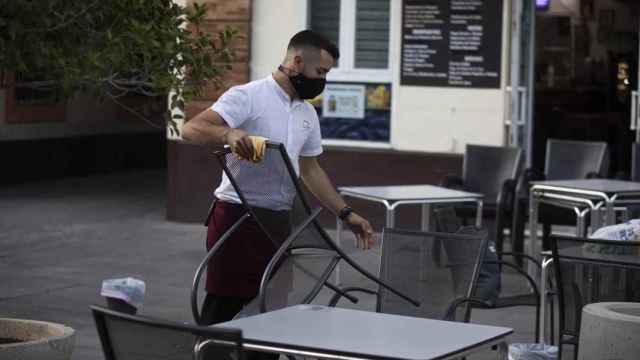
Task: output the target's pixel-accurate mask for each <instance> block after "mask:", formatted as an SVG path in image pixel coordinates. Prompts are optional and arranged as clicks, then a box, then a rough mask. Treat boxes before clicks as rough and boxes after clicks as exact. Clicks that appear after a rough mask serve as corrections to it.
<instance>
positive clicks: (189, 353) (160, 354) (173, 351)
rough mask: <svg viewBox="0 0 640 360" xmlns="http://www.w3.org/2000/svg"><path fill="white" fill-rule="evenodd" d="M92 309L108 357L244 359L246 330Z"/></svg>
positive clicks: (118, 359)
mask: <svg viewBox="0 0 640 360" xmlns="http://www.w3.org/2000/svg"><path fill="white" fill-rule="evenodd" d="M91 312H92V314H93V318H94V320H95V323H96V328H97V330H98V334H99V336H100V342H101V344H102V350H103V352H104V355H105V359H106V360H163V359H166V360H193V359H196V360H198V359H205V358H206V359H228V360H242V359H244V351H243V350H242V332H241V331H240V330H234V329H221V328H212V327H202V326H193V325H187V324H180V323H174V322H169V321H165V320H157V319H150V318H145V317H141V316H134V315H128V314H124V313H120V312H117V311H114V310H110V309H105V308H103V307H99V306H92V307H91Z"/></svg>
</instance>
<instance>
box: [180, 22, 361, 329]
mask: <svg viewBox="0 0 640 360" xmlns="http://www.w3.org/2000/svg"><path fill="white" fill-rule="evenodd" d="M338 57H339V54H338V49H337V48H336V46H335V45H334V44H332V43H331V42H329V41H328V40H327V39H325V38H324V37H322V36H321V35H319V34H317V33H315V32H313V31H310V30H305V31H301V32H299V33H297V34H295V35H294V36H293V37H292V38H291V40H290V42H289V45H288V47H287V52H286V56H285V58H284V60H283V62H282V64H281V65H280V66H279V67H278V70H277V71H275V72H274V73H273V74H272V75H271V76H269V77H267V78H265V79H261V80H256V81H252V82H250V83H248V84H244V85H241V86H236V87H233V88H231V89H229V90H228V91H227V92H226V93H224V94H223V95H222V96H221V97H220V98H219V99H218V101H217V102H216V103H215V104H214V105H213V106H212V107H211V108H210V109H207V110H205V111H203V112H202V113H200V114H198V115H197V116H195V117H194V118H193V119H191V120H190V121H188V122H187V123H186V124H185V125H184V126H183V128H182V137H183V139H185V140H186V141H189V142H192V143H196V144H201V145H220V144H225V145H228V146H230V147H231V150H232V151H233V152H234V153H236V154H237V155H239V156H240V157H242V158H244V159H251V158H252V155H253V154H254V150H255V149H254V147H253V144H252V141H251V139H250V138H249V136H262V137H266V138H268V139H269V140H271V141H275V142H279V143H283V144H285V146H286V148H287V153H288V154H289V157H290V158H291V161H292V163H293V164H294V167H295V168H296V172H298V173H299V175H300V176H301V178H302V180H303V181H304V183H305V185H306V186H307V188H308V189H309V190H310V191H311V192H312V193H313V195H314V196H315V197H316V198H317V199H318V200H319V201H320V202H321V203H322V204H323V205H324V206H325V207H326V208H328V209H329V210H331V211H332V212H333V213H335V214H336V215H338V216H340V217H341V218H342V219H343V221H344V222H345V223H346V224H348V225H349V227H350V228H351V230H352V231H353V232H354V234H355V235H356V238H357V242H358V247H360V248H362V249H368V248H370V247H371V245H372V244H373V241H372V229H371V225H370V224H369V222H368V221H367V220H365V219H363V218H362V217H361V216H359V215H358V214H356V213H355V212H353V210H352V209H351V208H350V207H348V206H347V204H346V203H345V202H344V200H343V199H342V198H341V197H340V195H339V194H338V193H337V192H336V190H335V188H334V187H333V185H332V183H331V181H330V180H329V178H328V177H327V175H326V174H325V172H324V170H323V169H322V168H321V167H320V165H319V164H318V161H317V159H316V157H317V156H318V155H320V154H321V153H322V143H321V137H320V123H319V120H318V116H317V113H316V111H315V109H314V108H313V106H311V105H310V104H309V103H307V102H305V101H304V100H305V99H312V98H314V97H316V96H317V95H319V94H320V93H322V91H323V89H324V85H325V81H326V76H327V73H328V72H329V71H330V70H331V68H332V67H333V66H334V65H335V62H336V61H337V60H338ZM245 166H248V165H245ZM241 174H242V173H241ZM237 181H238V182H239V183H245V184H247V183H250V182H256V179H255V178H252V179H249V178H242V177H241V176H239V178H238V179H237ZM264 182H265V183H260V185H259V186H255V187H256V189H255V190H256V194H252V195H253V197H252V198H250V199H248V201H249V203H251V205H252V206H254V207H257V208H258V209H260V211H261V212H262V213H264V214H266V215H265V216H267V217H269V218H270V219H271V220H270V221H269V222H270V225H272V226H273V227H274V228H275V229H276V230H274V231H275V232H276V233H277V234H279V236H278V237H279V238H280V239H279V240H280V241H282V240H284V239H283V237H286V234H287V232H288V230H289V229H288V228H287V226H288V221H286V220H285V219H286V218H287V217H288V211H289V210H290V209H291V205H292V204H291V202H292V200H293V199H290V198H286V197H284V196H282V198H279V199H275V200H274V199H273V197H272V196H267V195H268V194H275V193H279V192H278V191H270V189H273V187H274V186H280V183H277V184H274V183H271V182H269V181H264ZM278 189H279V188H278ZM290 190H292V189H290ZM252 193H253V191H252ZM285 193H286V192H285ZM289 193H293V191H291V192H289ZM215 195H216V197H217V199H218V201H217V202H216V204H215V208H214V210H213V211H212V215H211V218H210V219H209V228H208V236H207V245H208V247H209V248H211V247H212V246H213V244H215V242H216V241H217V239H218V238H219V237H220V236H222V234H224V233H225V232H226V230H227V229H228V228H229V227H230V226H231V225H232V224H233V223H234V222H235V221H236V220H237V219H238V218H239V217H240V216H242V214H243V213H244V209H243V208H242V207H241V206H240V205H239V203H240V200H239V199H238V196H237V194H236V193H235V191H234V190H233V187H232V186H231V184H230V182H229V180H228V179H227V178H226V175H224V174H223V178H222V182H221V184H220V186H219V187H218V188H217V189H216V191H215ZM221 249H222V252H223V253H222V254H220V255H216V261H213V262H212V263H211V264H210V266H209V267H208V272H207V283H206V290H207V296H206V298H205V302H204V305H203V310H202V311H203V320H204V321H205V322H206V323H208V324H211V323H217V322H221V321H228V320H230V319H232V318H233V317H234V316H235V314H237V313H238V312H239V311H240V310H241V309H242V307H243V306H244V305H245V304H246V303H248V302H249V301H250V300H251V299H252V298H253V297H255V296H256V295H257V292H258V287H259V281H260V278H261V276H262V272H263V270H264V268H265V267H266V265H267V264H268V262H269V260H270V259H271V257H272V256H273V254H274V253H275V251H276V250H277V249H275V247H274V245H273V244H271V242H270V241H269V240H268V239H267V238H265V236H264V235H263V234H262V232H261V231H260V230H259V229H258V227H257V225H256V223H255V222H252V221H251V220H248V221H245V222H244V223H243V225H242V226H241V228H239V229H238V231H236V233H234V234H233V236H232V237H231V238H229V239H228V242H227V243H226V244H225V246H224V247H222V248H221Z"/></svg>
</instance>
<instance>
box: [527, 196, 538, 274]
mask: <svg viewBox="0 0 640 360" xmlns="http://www.w3.org/2000/svg"><path fill="white" fill-rule="evenodd" d="M529 255H531V256H533V257H534V258H539V256H540V249H539V248H538V197H537V196H536V194H535V192H534V191H531V193H530V194H529ZM537 272H538V271H537V270H536V267H535V264H532V263H531V262H529V265H528V266H527V273H528V274H529V275H530V276H531V277H533V278H534V279H535V278H537V276H538V274H537Z"/></svg>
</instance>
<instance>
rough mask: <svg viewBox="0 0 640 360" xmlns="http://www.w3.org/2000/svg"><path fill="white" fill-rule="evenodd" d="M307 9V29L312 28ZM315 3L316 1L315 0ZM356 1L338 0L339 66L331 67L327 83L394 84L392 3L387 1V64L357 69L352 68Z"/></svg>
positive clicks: (353, 61) (308, 7) (307, 7)
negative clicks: (377, 67) (379, 66)
mask: <svg viewBox="0 0 640 360" xmlns="http://www.w3.org/2000/svg"><path fill="white" fill-rule="evenodd" d="M309 1H312V0H307V2H306V3H307V6H306V9H305V10H306V24H307V26H306V27H307V28H309V26H310V24H311V14H310V13H309V11H310V9H311V6H310V5H309V4H308V3H309ZM316 1H317V0H316ZM357 1H358V0H340V21H339V24H340V31H339V50H340V60H339V62H338V66H336V67H334V68H333V69H332V70H331V71H330V72H329V74H327V81H336V82H365V83H369V82H372V83H375V82H388V83H391V82H392V81H393V71H392V69H393V68H394V64H395V63H396V62H395V60H396V59H395V51H394V49H395V42H394V39H393V36H392V35H393V34H392V32H393V29H394V21H395V18H396V16H395V14H394V11H395V9H394V6H393V0H389V40H388V41H389V43H388V63H387V68H386V69H372V68H356V67H355V45H356V9H357Z"/></svg>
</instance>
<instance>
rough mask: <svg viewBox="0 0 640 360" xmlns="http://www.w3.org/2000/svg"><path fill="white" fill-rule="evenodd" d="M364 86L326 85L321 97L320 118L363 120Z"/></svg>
mask: <svg viewBox="0 0 640 360" xmlns="http://www.w3.org/2000/svg"><path fill="white" fill-rule="evenodd" d="M364 100H365V86H364V85H350V84H349V85H348V84H327V85H326V87H325V89H324V94H323V95H322V116H323V117H331V118H347V119H364Z"/></svg>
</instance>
